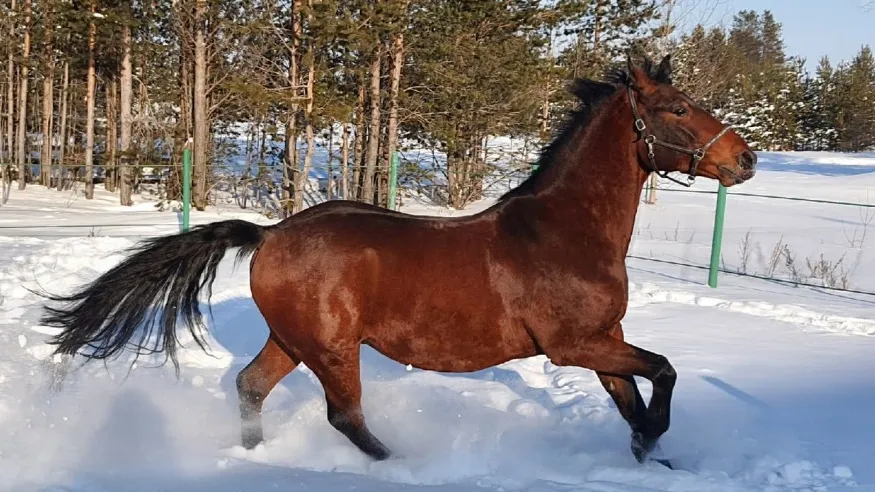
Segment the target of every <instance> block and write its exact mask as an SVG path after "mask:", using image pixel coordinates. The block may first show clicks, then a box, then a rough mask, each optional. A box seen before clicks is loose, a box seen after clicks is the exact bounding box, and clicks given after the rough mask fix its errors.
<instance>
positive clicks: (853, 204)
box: [657, 188, 875, 208]
mask: <svg viewBox="0 0 875 492" xmlns="http://www.w3.org/2000/svg"><path fill="white" fill-rule="evenodd" d="M664 191H666V192H672V193H695V194H700V195H716V194H717V192H716V191H708V190H684V189H678V188H658V189H657V192H660V193H661V192H664ZM726 194H727V195H728V196H743V197H753V198H768V199H775V200H789V201H795V202H810V203H823V204H828V205H845V206H849V207H862V208H875V203H860V202H844V201H836V200H823V199H819V198H803V197H793V196H781V195H764V194H759V193H744V192H738V191H731V190H728V191H727V192H726Z"/></svg>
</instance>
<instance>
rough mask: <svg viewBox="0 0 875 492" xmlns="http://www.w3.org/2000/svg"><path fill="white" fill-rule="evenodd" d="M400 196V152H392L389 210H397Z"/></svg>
mask: <svg viewBox="0 0 875 492" xmlns="http://www.w3.org/2000/svg"><path fill="white" fill-rule="evenodd" d="M396 195H398V152H392V160H391V162H390V163H389V210H395V197H396Z"/></svg>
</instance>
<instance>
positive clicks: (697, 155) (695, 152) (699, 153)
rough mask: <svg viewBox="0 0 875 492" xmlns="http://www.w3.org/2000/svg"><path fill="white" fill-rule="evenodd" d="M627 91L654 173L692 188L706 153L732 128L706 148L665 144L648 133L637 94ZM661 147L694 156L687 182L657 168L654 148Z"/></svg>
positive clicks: (725, 127) (636, 125)
mask: <svg viewBox="0 0 875 492" xmlns="http://www.w3.org/2000/svg"><path fill="white" fill-rule="evenodd" d="M626 90H627V91H628V92H629V102H630V103H632V115H633V116H634V117H635V130H637V131H638V135H639V138H642V137H643V138H644V143H645V144H647V159H648V160H649V161H650V167H651V168H653V172H655V173H656V175H657V176H659V177H661V178H665V179H668V180H671V181H674V182H675V183H678V184H680V185H683V186H686V187H688V188H689V187H690V186H692V185H693V182H694V181H695V180H696V168H698V167H699V161H701V160H702V159H704V158H705V152H707V151H708V149H709V148H710V147H711V146H712V145H714V142H716V141H717V140H719V139H720V137H722V136H723V135H725V134H726V132H728V131H729V130H730V129H731V128H732V127H730V126H729V125H725V126H724V127H723V129H722V130H720V133H718V134H717V135H714V138H712V139H711V140H709V141H708V143H706V144H705V145H704V146H702V147H699V148H697V149H687V148H685V147H680V146H678V145H675V144H673V143H669V142H663V141H662V140H659V139H657V138H656V136H655V135H654V134H652V133H650V132H648V131H647V125H645V124H644V120H643V119H641V114H640V113H638V105H637V104H636V103H635V93H634V92H633V91H632V86H631V85H627V86H626ZM654 145H659V146H661V147H665V148H667V149H671V150H674V151H677V152H681V153H683V154H687V155H690V156H692V163H691V164H690V172H689V175H688V176H687V182H686V183H684V182H683V181H680V180H677V179H674V178H672V177H671V176H669V175H668V171H662V172H660V171H659V169H658V168H657V167H656V159H655V156H654V153H653V146H654Z"/></svg>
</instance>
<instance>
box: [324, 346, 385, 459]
mask: <svg viewBox="0 0 875 492" xmlns="http://www.w3.org/2000/svg"><path fill="white" fill-rule="evenodd" d="M358 354H359V348H358V346H356V347H355V349H354V350H347V351H344V352H343V354H342V355H334V356H331V357H326V358H323V360H321V361H320V362H319V363H314V364H311V363H308V364H307V365H308V367H310V368H311V369H312V370H313V373H314V374H316V376H317V377H318V378H319V381H320V382H321V383H322V387H323V389H324V390H325V400H326V403H327V406H328V422H329V423H330V424H331V426H332V427H334V428H335V429H337V430H338V431H340V432H341V433H342V434H343V435H344V436H346V438H347V439H349V440H350V442H352V443H353V444H354V445H355V446H356V447H358V448H359V449H360V450H361V451H362V452H363V453H365V454H367V455H368V456H370V457H371V458H373V459H375V460H384V459H386V458H388V457H389V455H390V454H391V452H390V451H389V449H388V448H387V447H386V446H385V445H384V444H383V443H382V442H380V440H379V439H377V438H376V437H375V436H374V435H373V434H371V431H370V430H368V427H367V425H366V424H365V418H364V414H363V413H362V407H361V396H362V386H361V376H360V372H359V356H358Z"/></svg>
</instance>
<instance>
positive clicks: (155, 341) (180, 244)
mask: <svg viewBox="0 0 875 492" xmlns="http://www.w3.org/2000/svg"><path fill="white" fill-rule="evenodd" d="M266 230H267V229H266V228H263V227H261V226H259V225H256V224H253V223H251V222H246V221H242V220H228V221H223V222H216V223H213V224H208V225H204V226H198V227H195V228H193V229H192V230H191V231H188V232H185V233H181V234H175V235H172V236H163V237H158V238H153V239H148V240H145V241H143V242H142V243H141V244H139V245H137V246H135V247H134V248H132V250H131V251H133V252H134V254H133V255H132V256H130V257H128V258H127V259H125V260H124V261H123V262H121V263H120V264H119V265H117V266H116V267H114V268H113V269H111V270H109V271H108V272H106V273H104V274H103V275H101V276H100V277H98V278H97V279H96V280H94V281H93V282H92V283H91V284H89V285H87V286H86V287H85V288H84V289H82V290H81V291H79V292H76V293H74V294H72V295H69V296H45V297H46V298H47V299H50V300H52V301H59V302H67V303H72V305H70V306H69V307H66V308H51V307H46V308H45V311H46V314H45V315H44V316H43V318H42V320H41V322H42V324H44V325H46V326H53V327H58V328H61V329H63V331H62V332H61V333H59V334H57V335H55V336H54V337H53V338H52V339H51V340H50V341H49V343H50V344H53V345H57V346H58V347H57V348H56V350H55V353H56V354H75V353H76V352H78V351H79V350H80V349H82V348H83V347H86V346H87V347H89V348H90V349H91V350H90V351H88V352H87V353H82V355H84V356H85V357H88V358H89V359H106V358H108V357H111V356H113V355H115V354H118V353H119V352H121V351H122V350H124V349H125V348H126V347H127V346H128V344H131V346H132V347H134V348H136V349H137V354H138V355H141V354H147V353H159V352H165V354H166V355H169V356H170V358H171V359H172V360H173V366H174V368H175V369H176V370H177V371H178V370H179V363H178V361H177V359H176V347H177V344H178V343H179V340H178V338H177V337H176V321H177V319H178V318H179V317H180V316H181V317H182V319H183V321H184V322H185V324H187V325H188V329H189V331H190V332H191V334H192V336H193V337H194V339H195V341H197V343H198V345H199V346H200V347H201V348H202V349H204V350H205V345H204V340H203V338H202V336H201V334H200V333H199V332H198V330H197V329H196V328H201V327H202V322H201V311H200V309H199V306H198V297H199V295H200V293H201V290H202V289H203V288H204V287H206V288H207V297H208V298H209V296H210V295H211V294H212V285H213V280H215V278H216V270H217V268H218V266H219V262H220V261H221V260H222V258H223V257H224V255H225V251H226V250H227V249H228V248H238V247H239V248H241V249H240V251H239V252H238V253H237V261H240V260H241V259H243V258H244V257H246V256H247V255H249V254H251V253H252V252H253V251H255V249H256V248H258V246H259V245H260V244H261V242H262V240H263V239H264V233H265V231H266ZM156 322H157V327H156ZM140 328H142V330H141V331H140V334H139V338H138V339H136V340H135V341H133V342H131V340H132V338H134V336H135V333H137V331H138V330H139V329H140ZM153 334H155V335H157V336H155V337H154V338H153V337H152V335H153ZM165 362H166V358H165Z"/></svg>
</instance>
